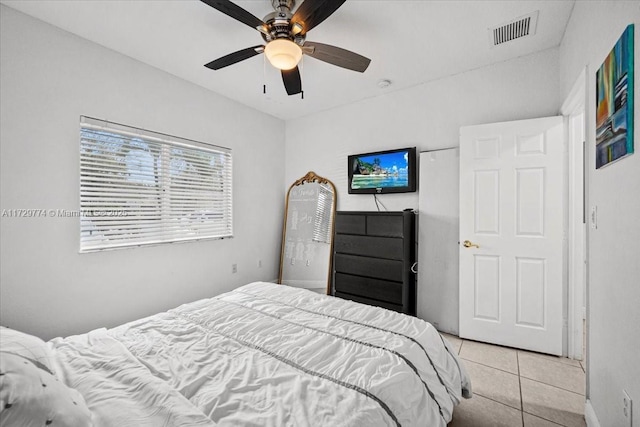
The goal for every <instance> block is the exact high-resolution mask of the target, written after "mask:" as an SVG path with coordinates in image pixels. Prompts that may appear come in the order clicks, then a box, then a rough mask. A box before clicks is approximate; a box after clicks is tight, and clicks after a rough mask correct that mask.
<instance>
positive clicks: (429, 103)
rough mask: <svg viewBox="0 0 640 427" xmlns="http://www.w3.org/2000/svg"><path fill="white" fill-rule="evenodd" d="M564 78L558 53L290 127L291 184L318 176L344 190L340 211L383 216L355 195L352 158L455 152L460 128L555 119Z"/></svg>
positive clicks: (399, 200) (368, 199) (397, 202)
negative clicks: (387, 152)
mask: <svg viewBox="0 0 640 427" xmlns="http://www.w3.org/2000/svg"><path fill="white" fill-rule="evenodd" d="M557 73H558V50H557V49H550V50H547V51H544V52H541V53H538V54H534V55H529V56H526V57H521V58H518V59H515V60H512V61H508V62H504V63H500V64H497V65H493V66H489V67H484V68H481V69H477V70H474V71H470V72H467V73H462V74H458V75H454V76H451V77H446V78H443V79H439V80H436V81H432V82H428V83H424V84H421V85H418V86H415V87H412V88H409V89H404V90H398V91H395V92H385V91H381V95H380V96H378V97H376V98H372V99H367V100H364V101H361V102H358V103H354V104H350V105H347V106H344V107H340V108H336V109H333V110H329V111H326V112H322V113H317V114H313V115H311V116H308V117H303V118H299V119H295V120H290V121H287V125H286V150H285V153H286V167H287V169H286V174H285V185H289V184H290V183H292V182H293V181H295V180H296V179H298V178H300V177H301V176H303V175H304V174H305V173H307V172H308V171H309V170H313V171H314V172H316V173H317V174H319V175H321V176H324V177H326V178H329V179H330V180H332V181H333V183H334V184H335V185H336V187H337V192H338V209H339V210H375V209H376V206H375V203H374V200H373V196H371V195H349V194H348V193H347V155H349V154H356V153H361V152H367V151H376V150H384V149H392V148H402V147H409V146H416V147H417V148H418V151H426V150H434V149H439V148H447V147H455V146H458V130H459V128H460V126H466V125H475V124H482V123H491V122H501V121H509V120H518V119H528V118H534V117H542V116H550V115H555V114H557V111H558V105H559V103H560V97H559V96H558V87H559V86H558V78H557ZM391 88H393V86H391ZM379 200H381V201H382V203H383V204H384V205H385V206H386V207H387V209H388V210H403V209H405V208H414V209H417V208H418V196H417V194H415V193H414V194H403V195H400V194H386V195H381V196H379Z"/></svg>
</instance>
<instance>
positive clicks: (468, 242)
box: [462, 240, 480, 249]
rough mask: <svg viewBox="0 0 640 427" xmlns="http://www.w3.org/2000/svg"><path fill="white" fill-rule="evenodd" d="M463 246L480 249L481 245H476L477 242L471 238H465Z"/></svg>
mask: <svg viewBox="0 0 640 427" xmlns="http://www.w3.org/2000/svg"><path fill="white" fill-rule="evenodd" d="M462 246H464V247H465V248H478V249H480V246H478V245H476V244H475V243H471V242H470V241H469V240H465V241H464V242H462Z"/></svg>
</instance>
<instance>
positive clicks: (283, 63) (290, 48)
mask: <svg viewBox="0 0 640 427" xmlns="http://www.w3.org/2000/svg"><path fill="white" fill-rule="evenodd" d="M264 54H265V55H267V59H268V60H269V62H270V63H271V65H273V66H274V67H276V68H278V69H280V70H291V69H292V68H295V67H296V65H298V62H300V59H301V58H302V48H300V46H298V45H297V44H295V43H294V42H292V41H291V40H288V39H276V40H273V41H270V42H269V43H267V46H265V48H264Z"/></svg>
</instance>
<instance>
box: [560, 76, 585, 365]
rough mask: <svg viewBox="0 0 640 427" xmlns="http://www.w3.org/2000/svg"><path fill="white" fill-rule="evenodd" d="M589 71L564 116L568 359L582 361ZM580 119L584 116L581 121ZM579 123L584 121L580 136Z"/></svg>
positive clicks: (572, 93) (580, 79)
mask: <svg viewBox="0 0 640 427" xmlns="http://www.w3.org/2000/svg"><path fill="white" fill-rule="evenodd" d="M586 72H587V70H586V68H584V69H583V70H582V71H581V73H580V75H579V76H578V79H577V80H576V82H575V83H574V85H573V87H572V89H571V91H570V92H569V95H568V96H567V97H566V99H565V101H564V102H563V103H562V107H561V108H560V113H561V114H562V115H563V116H564V118H565V125H566V141H567V162H568V165H567V166H568V167H567V196H568V197H567V218H566V221H567V227H566V230H567V232H568V235H567V236H566V238H567V248H566V256H567V262H566V268H567V295H566V301H567V307H566V309H567V357H569V358H570V359H577V360H582V358H583V351H584V344H585V343H584V328H583V321H584V319H585V318H586V313H585V307H586V301H585V291H586V283H587V273H586V272H587V268H586V267H587V265H586V262H587V260H586V256H585V255H586V212H585V195H586V191H587V183H586V175H585V171H586V168H585V155H586V152H585V150H586V147H585V141H586V128H585V125H586V121H587V120H586V110H585V99H586V94H587V83H586ZM580 116H582V117H581V118H580ZM575 120H582V123H581V124H579V127H580V128H581V129H579V131H578V132H576V130H575V127H574V126H573V125H574V121H575Z"/></svg>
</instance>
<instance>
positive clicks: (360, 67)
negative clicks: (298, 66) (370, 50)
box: [302, 0, 371, 73]
mask: <svg viewBox="0 0 640 427" xmlns="http://www.w3.org/2000/svg"><path fill="white" fill-rule="evenodd" d="M307 1H308V0H307ZM302 51H303V52H304V53H305V54H307V55H309V56H310V57H312V58H316V59H319V60H320V61H324V62H328V63H329V64H333V65H337V66H338V67H342V68H346V69H348V70H353V71H358V72H360V73H364V71H365V70H366V69H367V67H368V66H369V64H370V63H371V60H370V59H369V58H366V57H364V56H362V55H358V54H357V53H355V52H351V51H350V50H346V49H342V48H340V47H336V46H331V45H328V44H324V43H316V42H305V43H304V46H303V49H302Z"/></svg>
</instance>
